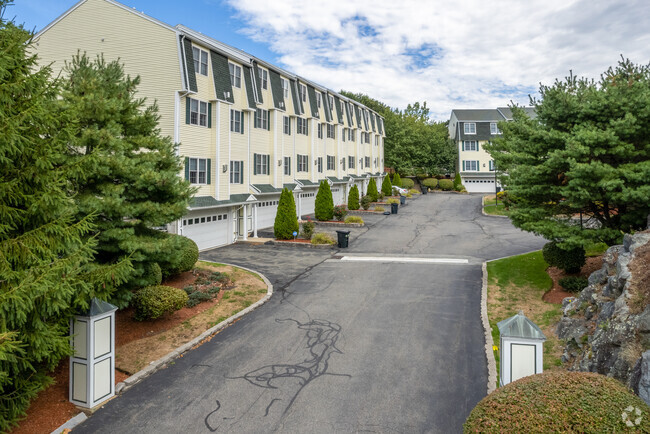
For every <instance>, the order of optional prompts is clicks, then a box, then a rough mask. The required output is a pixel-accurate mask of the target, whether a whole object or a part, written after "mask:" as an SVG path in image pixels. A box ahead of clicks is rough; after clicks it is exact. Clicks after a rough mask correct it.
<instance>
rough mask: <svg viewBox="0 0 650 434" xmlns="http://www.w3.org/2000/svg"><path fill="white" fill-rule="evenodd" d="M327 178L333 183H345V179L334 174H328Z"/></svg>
mask: <svg viewBox="0 0 650 434" xmlns="http://www.w3.org/2000/svg"><path fill="white" fill-rule="evenodd" d="M327 179H329V180H330V181H332V183H333V184H347V181H345V180H343V179H339V178H337V177H336V176H328V177H327Z"/></svg>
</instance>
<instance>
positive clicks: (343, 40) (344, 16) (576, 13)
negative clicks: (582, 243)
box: [6, 0, 650, 120]
mask: <svg viewBox="0 0 650 434" xmlns="http://www.w3.org/2000/svg"><path fill="white" fill-rule="evenodd" d="M16 3H17V4H16V5H14V6H10V7H9V8H8V10H7V12H6V17H13V16H16V21H18V22H23V23H25V25H26V27H27V28H30V29H31V28H35V29H37V30H38V29H41V28H43V27H44V26H45V25H47V24H48V23H49V22H50V21H52V20H54V19H55V18H56V17H57V16H59V15H60V14H61V13H63V12H64V11H66V10H67V9H68V8H69V7H71V6H72V5H74V4H75V3H76V2H75V1H73V0H17V1H16ZM122 3H124V4H126V5H127V6H130V7H135V8H136V9H137V10H139V11H142V12H144V13H146V14H148V15H150V16H152V17H154V18H157V19H159V20H161V21H164V22H166V23H168V24H171V25H175V24H184V25H185V26H187V27H189V28H191V29H194V30H197V31H200V32H202V33H204V34H206V35H209V36H211V37H213V38H215V39H218V40H220V41H222V42H225V43H227V44H229V45H232V46H235V47H237V48H240V49H242V50H244V51H246V52H248V53H251V54H253V55H255V56H257V57H259V58H262V59H264V60H266V61H269V62H271V63H274V64H277V65H278V66H281V67H283V68H286V69H287V70H289V71H293V72H294V73H296V74H299V75H301V76H304V77H306V78H309V79H310V80H313V81H315V82H317V83H321V84H322V85H325V86H327V87H329V88H331V89H334V90H340V89H345V90H350V91H353V92H363V93H366V94H368V95H370V96H371V97H373V98H376V99H379V100H380V101H383V102H385V103H387V104H388V105H390V106H392V107H399V108H404V107H406V105H407V104H408V103H412V102H415V101H420V102H422V101H426V102H427V105H428V106H429V107H430V108H431V112H432V117H433V118H435V119H437V120H446V119H448V118H449V113H450V112H451V110H452V109H454V108H493V107H496V106H504V105H507V104H508V103H509V102H510V101H514V102H516V103H519V104H526V103H527V102H528V95H529V94H533V96H535V94H536V91H537V89H538V87H539V84H540V83H543V84H552V83H553V81H554V80H555V79H556V78H560V79H561V78H563V77H565V76H566V75H568V73H569V70H573V72H574V74H576V75H578V76H587V77H591V78H596V79H597V78H598V77H599V75H600V74H601V73H602V72H604V71H605V70H606V69H607V68H608V67H609V66H611V65H614V64H615V63H616V62H617V61H618V60H619V58H620V55H621V54H622V55H624V56H625V57H628V58H630V59H631V60H632V61H633V62H636V63H648V61H649V53H650V52H649V51H648V49H647V47H650V32H649V31H648V29H649V28H650V2H649V1H647V0H626V1H625V2H622V1H609V0H526V1H520V0H494V1H491V2H485V1H484V0H456V1H454V2H444V3H443V2H439V1H438V2H436V1H433V0H400V1H399V2H396V1H394V0H355V1H350V0H310V1H304V0H272V1H269V0H185V1H184V2H179V1H177V0H176V1H172V0H122Z"/></svg>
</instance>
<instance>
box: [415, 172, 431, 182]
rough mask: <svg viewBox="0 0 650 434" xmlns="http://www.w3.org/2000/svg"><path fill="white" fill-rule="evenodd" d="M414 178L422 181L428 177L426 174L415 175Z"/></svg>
mask: <svg viewBox="0 0 650 434" xmlns="http://www.w3.org/2000/svg"><path fill="white" fill-rule="evenodd" d="M415 176H416V178H417V179H418V181H424V180H425V179H427V178H428V177H429V175H428V174H427V173H417V174H416V175H415Z"/></svg>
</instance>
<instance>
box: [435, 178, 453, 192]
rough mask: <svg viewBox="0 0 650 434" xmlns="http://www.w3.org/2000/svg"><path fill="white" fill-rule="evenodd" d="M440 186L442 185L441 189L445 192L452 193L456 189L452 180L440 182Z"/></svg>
mask: <svg viewBox="0 0 650 434" xmlns="http://www.w3.org/2000/svg"><path fill="white" fill-rule="evenodd" d="M438 185H440V189H441V190H444V191H452V190H453V189H454V181H452V180H451V179H441V180H440V181H438Z"/></svg>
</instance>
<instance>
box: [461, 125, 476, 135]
mask: <svg viewBox="0 0 650 434" xmlns="http://www.w3.org/2000/svg"><path fill="white" fill-rule="evenodd" d="M463 125H464V126H463V128H464V129H465V134H476V124H475V123H474V122H465V123H464V124H463Z"/></svg>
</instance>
